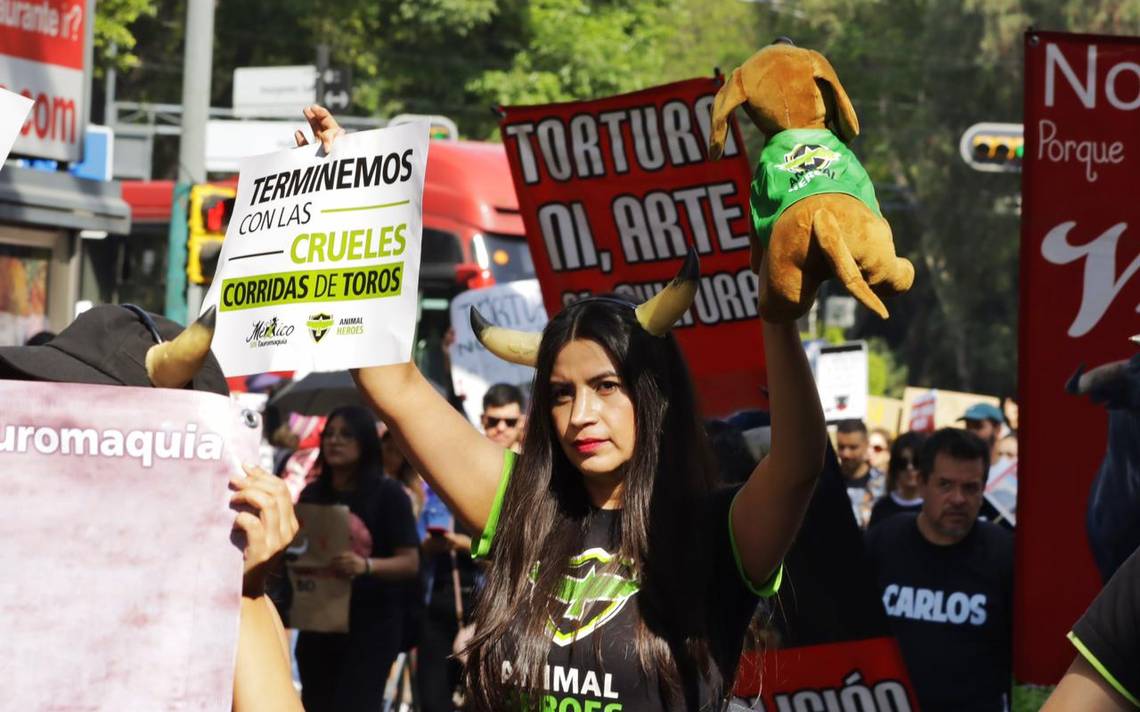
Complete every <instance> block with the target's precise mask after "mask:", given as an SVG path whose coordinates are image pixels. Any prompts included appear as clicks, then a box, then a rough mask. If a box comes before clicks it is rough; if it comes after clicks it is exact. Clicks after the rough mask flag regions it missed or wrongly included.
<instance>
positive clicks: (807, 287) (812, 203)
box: [709, 40, 914, 322]
mask: <svg viewBox="0 0 1140 712" xmlns="http://www.w3.org/2000/svg"><path fill="white" fill-rule="evenodd" d="M741 105H743V107H744V111H745V112H746V113H747V114H748V116H749V118H750V119H752V123H754V124H756V127H757V128H759V129H760V131H762V132H763V133H764V135H765V136H766V137H767V139H768V142H767V144H766V145H765V146H764V150H763V152H762V153H761V154H760V162H759V164H758V165H757V167H756V173H755V175H754V177H753V181H752V194H751V208H752V225H753V231H752V258H751V260H752V270H753V271H754V272H756V273H757V274H758V275H759V276H760V313H761V314H762V315H763V316H764V318H765V319H768V320H769V321H775V322H788V321H792V320H794V319H797V318H799V317H801V316H803V315H804V314H805V313H807V311H808V310H809V309H810V308H811V305H812V302H813V301H814V300H815V293H816V290H817V289H818V288H819V285H820V283H821V282H822V281H823V280H825V279H827V278H829V277H830V276H831V275H832V274H834V275H836V276H837V277H838V278H839V280H840V281H841V282H843V285H844V286H845V287H846V288H847V290H848V291H849V292H851V294H852V295H854V296H855V298H856V299H858V300H859V301H860V302H862V303H863V305H864V306H866V307H867V308H868V309H870V310H871V311H873V312H875V313H876V314H878V315H879V316H881V317H882V318H884V319H886V318H887V316H888V313H887V308H886V306H884V305H883V302H882V299H881V297H888V296H893V295H896V294H901V293H903V292H905V291H907V290H908V289H910V286H911V284H912V283H913V282H914V266H913V265H912V264H911V263H910V262H909V261H908V260H906V259H904V258H901V257H897V256H896V255H895V247H894V243H893V241H892V239H891V228H890V225H888V224H887V221H886V220H884V219H883V216H882V213H881V212H880V211H879V202H878V200H876V198H875V190H874V187H873V186H872V184H871V179H870V177H869V176H868V175H867V172H866V171H865V170H864V169H863V166H862V165H861V164H860V163H859V160H858V159H857V158H855V155H854V154H853V153H851V151H850V150H849V149H848V148H847V146H846V144H847V142H849V141H850V140H851V139H853V138H855V137H856V136H857V135H858V134H859V119H858V118H857V117H856V116H855V109H854V108H852V106H851V100H850V99H848V98H847V93H846V92H845V91H844V89H843V85H841V84H840V83H839V78H838V77H837V76H836V74H835V70H834V69H833V68H832V67H831V64H830V63H829V62H828V61H827V60H826V59H825V58H824V57H823V55H821V54H820V53H818V52H815V51H812V50H808V49H802V48H799V47H795V46H793V45H792V44H791V43H790V42H788V41H787V40H780V41H778V42H777V44H773V45H770V46H768V47H765V48H764V49H762V50H760V51H759V52H757V53H756V54H754V55H752V57H751V58H749V59H748V61H747V62H745V63H744V64H743V65H741V66H740V67H738V68H737V69H736V70H735V71H733V73H732V76H731V77H729V79H728V81H726V82H725V84H724V86H723V87H721V89H720V91H719V92H717V95H716V99H715V101H714V103H713V117H712V128H711V132H710V136H709V156H710V157H711V158H714V159H715V158H719V157H720V156H721V155H722V154H723V152H724V141H725V138H726V136H727V134H728V117H729V115H730V114H731V113H732V111H733V110H734V109H735V108H736V107H738V106H741Z"/></svg>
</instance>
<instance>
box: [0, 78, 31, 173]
mask: <svg viewBox="0 0 1140 712" xmlns="http://www.w3.org/2000/svg"><path fill="white" fill-rule="evenodd" d="M34 103H35V102H33V101H32V100H31V99H29V98H28V97H26V96H23V95H22V94H17V93H15V92H11V91H8V90H7V89H4V88H0V166H2V165H3V164H4V161H6V160H8V153H9V151H11V150H12V144H13V143H15V142H16V137H17V136H19V135H20V129H21V128H22V127H23V125H24V120H25V119H27V118H28V111H29V110H30V109H31V108H32V104H34Z"/></svg>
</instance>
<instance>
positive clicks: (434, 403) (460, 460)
mask: <svg viewBox="0 0 1140 712" xmlns="http://www.w3.org/2000/svg"><path fill="white" fill-rule="evenodd" d="M354 376H355V377H356V384H357V386H358V387H359V388H360V391H361V393H363V394H364V396H365V398H366V399H367V400H368V402H369V403H370V404H371V405H372V407H373V408H374V409H375V410H376V412H377V413H379V414H380V417H381V419H383V420H384V422H385V423H387V424H388V427H389V428H390V429H391V431H392V435H393V437H394V438H395V439H396V444H397V445H399V446H400V449H401V450H403V452H404V454H405V455H407V456H408V459H410V460H411V461H412V465H413V466H414V467H415V468H416V471H417V472H419V473H420V475H422V476H423V478H424V479H425V480H427V481H428V484H430V485H431V486H432V489H434V490H435V491H436V492H437V493H439V495H440V496H441V497H443V499H444V501H445V502H447V506H448V507H449V508H450V509H451V511H452V512H453V513H454V514H455V515H456V516H458V517H459V518H460V519H462V520H463V522H464V523H465V524H466V525H467V526H468V527H470V528H471V531H483V527H484V526H485V525H486V524H487V517H488V516H489V515H490V513H491V505H492V503H493V502H494V500H495V492H496V490H497V489H498V486H499V478H500V476H501V475H502V469H503V457H504V454H505V452H504V448H503V447H501V446H500V445H496V444H495V443H493V442H491V441H490V440H488V439H487V438H485V437H483V435H482V434H480V433H479V432H478V431H477V430H475V428H473V427H472V426H471V424H470V423H468V422H467V420H466V419H465V418H464V417H463V416H462V415H460V414H459V412H458V411H456V410H455V409H454V408H452V407H451V404H450V403H448V402H447V401H446V400H445V399H444V398H443V396H441V395H440V394H439V393H438V392H437V391H436V390H435V388H433V387H432V385H431V384H430V383H428V381H427V379H426V378H424V377H423V374H421V373H420V371H419V369H418V368H416V367H415V365H414V364H411V363H403V364H397V365H395V366H377V367H373V368H362V369H360V370H359V371H357V372H355V373H354Z"/></svg>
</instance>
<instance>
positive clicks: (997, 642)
mask: <svg viewBox="0 0 1140 712" xmlns="http://www.w3.org/2000/svg"><path fill="white" fill-rule="evenodd" d="M867 552H868V555H869V556H870V558H871V560H872V562H873V565H874V568H875V574H876V577H877V579H878V584H879V590H880V591H881V592H882V597H883V605H884V607H885V608H886V612H887V618H888V619H889V620H890V623H891V628H892V630H893V631H894V634H895V637H896V638H898V641H899V647H900V648H901V649H902V654H903V659H904V660H905V661H906V665H907V669H908V670H909V671H910V676H911V682H912V683H913V684H914V688H915V692H916V693H917V695H918V699H919V703H920V707H921V708H922V710H923V712H939V711H940V710H947V711H948V712H950V711H954V712H957V711H959V710H972V711H973V712H988V711H990V710H995V711H999V710H1004V709H1006V705H1007V702H1008V698H1009V683H1010V635H1011V633H1010V631H1011V620H1012V611H1011V595H1012V590H1013V536H1012V535H1011V534H1010V533H1009V532H1008V531H1006V530H1004V529H1002V528H1001V527H998V526H996V525H994V524H990V523H989V522H983V521H978V522H976V523H975V524H974V527H973V529H971V531H970V533H969V534H968V535H967V536H966V538H965V539H963V540H962V541H960V542H958V543H957V544H954V545H951V546H938V545H935V544H932V543H930V542H929V541H927V540H926V538H925V537H923V536H922V534H921V532H919V529H918V524H917V515H914V514H899V515H896V516H894V517H891V518H889V519H887V520H885V521H883V522H881V523H880V524H878V525H877V526H876V527H875V528H874V529H871V530H870V531H869V532H868V533H867Z"/></svg>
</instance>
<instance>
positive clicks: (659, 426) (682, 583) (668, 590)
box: [468, 299, 735, 712]
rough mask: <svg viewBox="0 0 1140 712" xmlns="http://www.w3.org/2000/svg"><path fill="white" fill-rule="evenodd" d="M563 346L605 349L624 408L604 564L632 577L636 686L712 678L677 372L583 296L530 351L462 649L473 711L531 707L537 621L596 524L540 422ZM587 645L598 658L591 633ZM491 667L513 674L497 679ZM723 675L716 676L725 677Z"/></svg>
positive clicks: (669, 342) (632, 321)
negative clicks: (527, 406) (615, 534)
mask: <svg viewBox="0 0 1140 712" xmlns="http://www.w3.org/2000/svg"><path fill="white" fill-rule="evenodd" d="M574 339H586V340H590V341H593V342H595V343H597V344H599V345H600V346H601V347H602V348H603V349H605V351H606V353H607V354H608V355H609V357H610V358H611V359H612V360H613V362H614V364H615V365H616V368H617V372H618V375H619V376H620V377H621V381H622V387H623V388H624V389H625V390H626V392H627V393H628V395H629V398H630V400H631V401H632V403H633V406H634V413H635V416H634V417H635V421H636V443H635V446H634V451H633V455H632V457H631V459H630V461H629V462H628V463H627V465H626V472H625V475H624V495H623V501H622V508H621V514H620V516H619V527H620V547H619V551H618V552H617V553H618V555H617V556H616V557H615V560H614V562H612V563H611V564H608V565H607V569H606V570H611V569H612V570H613V571H614V572H615V573H620V572H621V571H622V570H623V569H624V570H625V571H627V572H628V571H629V570H630V569H632V572H633V573H634V574H635V575H636V576H637V578H638V581H639V586H640V592H639V594H638V596H637V599H636V600H637V604H638V606H639V610H640V614H641V623H640V624H639V626H638V631H637V634H636V638H635V646H636V650H637V656H638V661H639V663H640V665H641V667H642V669H643V670H644V671H646V673H647V675H648V677H649V679H654V678H656V679H658V680H660V681H661V687H662V694H663V696H664V697H665V698H666V699H673V698H675V697H676V696H677V695H678V694H679V693H680V692H681V691H682V679H692V675H693V674H696V675H700V676H705V677H708V676H709V675H710V674H711V673H712V668H713V666H711V665H710V661H711V658H710V653H709V647H708V639H707V634H706V632H705V629H704V628H705V626H704V622H703V619H702V616H701V612H702V611H703V608H704V607H703V605H702V601H703V599H704V585H705V580H704V577H702V576H699V575H694V573H693V572H694V571H697V570H699V569H698V567H699V565H700V564H701V562H702V558H701V557H700V555H699V552H698V551H697V548H698V547H697V545H696V541H695V540H696V537H694V535H693V526H691V525H693V524H695V522H694V503H695V502H699V501H701V499H702V498H703V497H704V496H705V495H707V494H708V493H709V492H710V491H711V490H712V488H713V486H714V485H715V483H716V468H715V465H714V463H713V460H712V457H711V454H710V451H709V447H708V440H707V437H706V435H705V431H704V428H703V426H702V423H701V420H700V416H699V413H698V412H697V404H696V399H695V397H694V394H693V389H692V385H691V383H690V380H689V373H688V369H687V368H686V366H685V362H684V359H683V358H682V356H681V352H680V350H679V349H678V347H677V343H676V341H675V340H674V338H673V336H672V335H667V336H665V337H664V338H660V337H655V336H652V335H650V334H649V333H647V332H646V331H645V330H644V329H642V327H641V326H640V325H639V324H638V323H637V321H636V318H635V316H634V310H633V308H632V306H631V305H626V304H623V303H619V302H617V301H616V300H599V299H591V300H586V301H582V302H579V303H577V304H574V305H572V306H570V307H568V308H566V309H565V310H564V311H563V312H562V313H560V314H559V315H558V316H557V317H555V318H554V319H552V320H551V321H550V322H549V323H548V324H547V326H546V329H545V331H544V333H543V337H542V344H541V346H540V348H539V351H538V363H537V365H536V369H535V377H534V388H533V394H532V403H531V413H532V417H531V418H530V419H529V420H528V427H527V433H526V439H525V441H524V442H523V446H522V454H521V455H520V457H519V459H518V462H517V463H516V464H515V468H514V472H513V474H512V475H511V479H510V483H509V485H508V487H507V491H506V495H505V497H504V501H503V507H502V510H501V513H500V519H499V523H498V527H497V530H496V534H495V543H494V549H493V551H492V554H491V560H490V570H489V572H488V575H487V579H486V581H487V583H486V586H485V588H484V589H483V592H482V595H481V598H480V604H479V606H478V607H477V609H476V614H475V622H476V629H477V633H476V636H475V638H474V640H473V641H472V643H471V646H470V648H469V652H470V659H469V663H468V675H469V678H470V679H469V682H470V687H471V690H472V694H473V696H474V700H473V701H474V703H475V705H476V706H477V707H478V708H479V709H484V710H491V711H494V712H499V711H501V710H504V709H514V708H517V707H518V706H519V702H520V700H521V701H523V703H524V705H525V706H526V707H528V708H533V707H535V706H536V705H537V704H538V703H539V701H540V700H541V698H542V695H543V690H542V680H543V674H542V673H543V666H544V665H545V664H546V660H547V655H548V654H549V651H550V646H551V636H550V633H549V631H548V630H547V627H546V626H547V621H548V620H549V619H551V618H553V619H555V620H557V618H558V617H559V614H558V613H557V611H556V609H557V604H556V602H555V593H556V592H557V590H558V588H559V587H560V585H561V583H562V580H563V577H564V576H565V575H566V574H567V572H568V569H569V560H570V558H571V557H572V556H573V555H575V554H578V553H580V552H581V547H582V546H583V542H584V539H585V536H586V532H587V531H588V530H589V527H590V524H591V518H592V517H594V516H596V511H595V510H594V509H593V508H592V507H591V506H590V500H589V497H588V495H587V492H586V489H585V486H584V484H583V481H582V474H581V473H580V472H579V471H578V470H577V469H576V468H575V467H574V466H573V465H572V464H571V463H570V461H569V460H568V459H567V458H566V456H565V454H564V453H563V452H562V448H561V447H560V446H559V444H558V435H557V433H556V432H555V430H554V428H553V424H552V419H551V408H552V405H551V404H552V396H551V392H550V377H551V372H552V370H553V367H554V362H555V359H556V357H557V356H558V353H559V352H560V351H561V350H562V348H563V346H565V345H566V344H567V343H569V342H570V341H572V340H574ZM686 522H688V523H689V524H690V526H685V523H686ZM705 558H707V557H705ZM536 564H537V573H536V575H534V576H533V582H532V576H531V573H532V571H534V569H535V565H536ZM594 645H595V649H596V650H597V652H598V654H599V655H600V653H601V650H600V643H599V641H598V638H597V637H595V638H594ZM504 663H509V664H510V666H511V669H512V670H513V672H512V674H511V676H510V679H509V680H506V681H504V680H503V670H504ZM682 671H684V673H685V674H684V675H682ZM734 672H735V671H721V673H722V674H723V675H725V676H726V677H728V678H729V679H731V676H732V674H733V673H734Z"/></svg>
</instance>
